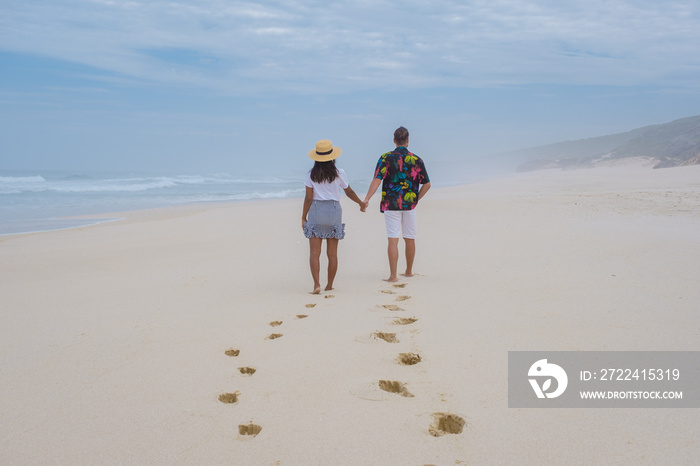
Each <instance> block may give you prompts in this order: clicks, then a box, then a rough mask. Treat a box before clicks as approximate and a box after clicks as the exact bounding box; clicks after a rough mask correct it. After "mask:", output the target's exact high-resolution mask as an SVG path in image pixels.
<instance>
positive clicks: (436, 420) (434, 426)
mask: <svg viewBox="0 0 700 466" xmlns="http://www.w3.org/2000/svg"><path fill="white" fill-rule="evenodd" d="M406 285H407V284H406V283H395V284H393V286H392V287H393V288H394V289H403V288H405V287H406ZM380 292H381V293H383V294H387V295H394V296H395V295H396V294H397V293H396V292H395V291H394V290H386V289H383V290H380ZM410 299H411V296H409V295H398V296H395V299H394V301H395V302H406V301H409V300H410ZM377 307H378V308H380V309H384V310H387V311H390V312H392V313H394V312H401V311H404V310H405V309H403V308H401V307H399V306H398V305H396V304H379V305H377ZM417 321H418V318H416V317H396V318H395V319H394V320H393V321H392V324H393V325H411V324H414V323H416V322H417ZM371 336H372V337H373V338H374V339H377V340H383V341H385V342H387V343H398V342H399V339H398V338H397V336H396V333H394V332H384V331H375V332H374V333H372V335H371ZM421 360H422V359H421V356H420V354H418V353H399V354H398V356H397V357H396V363H397V364H399V365H401V366H414V365H416V364H418V363H420V362H421ZM377 386H378V387H379V389H380V390H383V391H385V392H387V393H392V394H396V395H399V396H402V397H405V398H414V397H415V395H413V394H412V393H411V392H410V391H408V388H407V387H406V384H405V383H403V382H401V381H398V380H379V381H378V382H377ZM432 418H433V421H432V423H431V425H430V427H428V433H429V434H430V435H432V436H433V437H440V436H442V435H445V434H460V433H462V430H463V429H464V426H465V424H466V422H465V420H464V419H463V418H462V417H460V416H458V415H456V414H452V413H443V412H438V413H433V414H432Z"/></svg>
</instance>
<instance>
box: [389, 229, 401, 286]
mask: <svg viewBox="0 0 700 466" xmlns="http://www.w3.org/2000/svg"><path fill="white" fill-rule="evenodd" d="M387 253H388V255H389V278H387V280H386V281H388V282H398V281H399V277H397V276H396V270H397V268H398V263H399V239H398V238H389V246H388V247H387Z"/></svg>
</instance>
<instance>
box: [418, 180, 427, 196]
mask: <svg viewBox="0 0 700 466" xmlns="http://www.w3.org/2000/svg"><path fill="white" fill-rule="evenodd" d="M429 189H430V181H428V182H427V183H425V184H424V185H422V186H421V187H420V191H418V200H419V201H420V200H421V198H422V197H423V196H425V193H427V192H428V190H429Z"/></svg>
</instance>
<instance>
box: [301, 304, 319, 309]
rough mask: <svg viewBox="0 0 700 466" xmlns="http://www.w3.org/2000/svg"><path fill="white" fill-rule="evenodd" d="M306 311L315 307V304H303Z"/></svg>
mask: <svg viewBox="0 0 700 466" xmlns="http://www.w3.org/2000/svg"><path fill="white" fill-rule="evenodd" d="M304 306H306V308H307V309H311V308H312V307H316V303H311V304H305V305H304Z"/></svg>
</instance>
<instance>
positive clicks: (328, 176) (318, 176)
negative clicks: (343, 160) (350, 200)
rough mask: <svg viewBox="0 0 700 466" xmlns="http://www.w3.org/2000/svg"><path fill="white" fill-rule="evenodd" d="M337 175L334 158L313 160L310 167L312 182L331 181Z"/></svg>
mask: <svg viewBox="0 0 700 466" xmlns="http://www.w3.org/2000/svg"><path fill="white" fill-rule="evenodd" d="M337 176H338V169H337V168H335V160H329V161H328V162H314V167H313V168H312V169H311V181H313V182H314V183H325V182H328V183H332V182H333V180H335V179H336V177H337Z"/></svg>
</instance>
